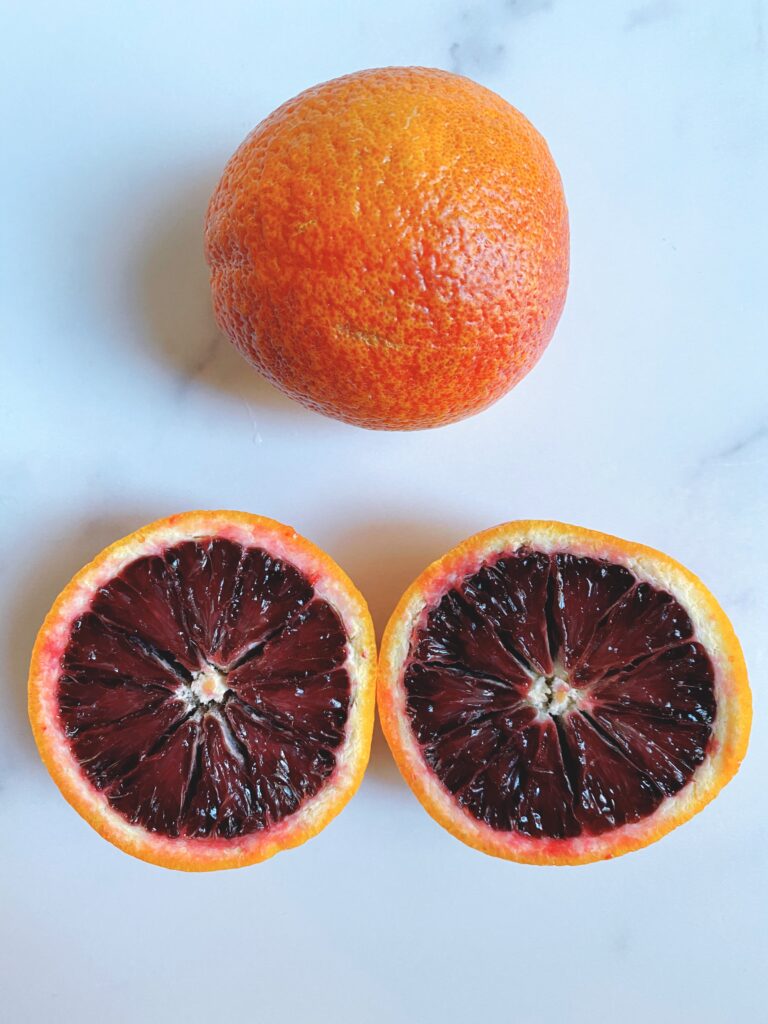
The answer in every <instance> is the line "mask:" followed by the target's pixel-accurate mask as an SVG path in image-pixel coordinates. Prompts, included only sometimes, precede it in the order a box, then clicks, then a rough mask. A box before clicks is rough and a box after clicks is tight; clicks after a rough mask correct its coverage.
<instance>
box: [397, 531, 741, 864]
mask: <svg viewBox="0 0 768 1024" xmlns="http://www.w3.org/2000/svg"><path fill="white" fill-rule="evenodd" d="M379 665H380V668H379V684H378V694H379V709H380V715H381V720H382V726H383V728H384V732H385V735H386V737H387V740H388V742H389V744H390V747H391V749H392V752H393V754H394V756H395V758H396V760H397V763H398V765H399V766H400V769H401V771H402V773H403V775H404V776H405V778H406V780H407V781H408V783H409V784H410V785H411V787H412V788H413V790H414V792H415V793H416V795H417V796H418V798H419V799H420V800H421V802H422V803H423V805H424V806H425V807H426V809H427V810H428V811H429V812H430V814H432V815H433V817H435V818H436V819H437V821H439V822H440V824H442V825H443V826H444V827H445V828H447V829H448V830H449V831H450V832H452V833H453V834H454V835H455V836H457V837H458V838H459V839H462V840H463V841H464V842H466V843H468V844H470V845H471V846H475V847H477V848H478V849H481V850H484V851H485V852H487V853H491V854H495V855H497V856H499V857H506V858H508V859H510V860H517V861H523V862H526V863H535V864H579V863H586V862H589V861H595V860H600V859H603V858H609V857H615V856H618V855H619V854H622V853H626V852H628V851H630V850H636V849H638V848H640V847H642V846H645V845H647V844H648V843H650V842H653V841H654V840H656V839H659V838H660V837H661V836H663V835H665V834H666V833H667V832H669V831H670V830H671V829H673V828H675V826H677V825H679V824H681V823H682V822H684V821H686V820H687V819H688V818H690V817H692V816H693V815H694V814H695V813H696V812H697V811H699V810H700V809H701V808H702V807H703V806H704V805H705V804H706V803H708V802H709V801H710V800H711V799H712V798H713V797H714V796H715V795H716V794H717V793H718V791H719V790H720V789H721V788H722V787H723V786H724V785H725V784H726V782H728V780H729V779H730V778H731V777H732V776H733V775H734V774H735V772H736V771H737V769H738V767H739V764H740V762H741V760H742V758H743V756H744V753H745V751H746V747H747V740H748V735H749V727H750V720H751V702H750V693H749V686H748V683H747V675H746V668H745V665H744V659H743V656H742V653H741V649H740V647H739V643H738V640H737V639H736V636H735V635H734V632H733V629H732V627H731V625H730V623H729V622H728V619H727V618H726V616H725V614H724V613H723V611H722V609H721V608H720V607H719V605H718V604H717V602H716V601H715V599H714V598H713V597H712V595H711V594H710V593H709V592H708V591H707V590H706V589H705V587H704V586H703V584H702V583H701V582H700V581H699V580H698V579H697V578H696V577H695V576H693V574H692V573H690V572H689V571H688V570H686V569H684V568H683V567H682V566H681V565H679V564H678V563H677V562H674V561H673V560H672V559H671V558H668V557H667V556H666V555H663V554H661V553H659V552H658V551H653V550H651V549H650V548H646V547H643V546H642V545H639V544H632V543H629V542H627V541H622V540H618V539H617V538H615V537H609V536H607V535H605V534H601V533H594V532H592V531H589V530H584V529H580V528H578V527H572V526H565V525H562V524H559V523H545V522H518V523H508V524H506V525H504V526H500V527H497V528H496V529H493V530H489V531H487V532H485V533H481V534H478V535H477V536H475V537H471V538H470V539H469V540H467V541H465V542H464V543H463V544H461V545H460V546H459V547H457V548H455V549H454V550H453V551H451V552H449V553H448V554H447V555H446V556H445V557H444V558H442V559H440V560H439V561H438V562H435V563H434V565H432V566H430V568H429V569H427V570H426V571H425V572H424V573H423V574H422V575H421V576H420V577H419V578H418V579H417V580H416V582H415V583H414V584H413V585H412V586H411V588H410V589H409V590H408V591H407V592H406V594H405V595H404V597H403V598H402V600H401V602H400V604H399V605H398V607H397V609H396V611H395V613H394V614H393V616H392V618H391V620H390V622H389V625H388V626H387V630H386V633H385V635H384V640H383V644H382V651H381V655H380V661H379Z"/></svg>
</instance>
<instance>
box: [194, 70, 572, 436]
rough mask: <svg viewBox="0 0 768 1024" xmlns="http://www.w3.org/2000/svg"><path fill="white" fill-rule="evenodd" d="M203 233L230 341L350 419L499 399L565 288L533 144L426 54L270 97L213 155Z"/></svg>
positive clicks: (413, 420)
mask: <svg viewBox="0 0 768 1024" xmlns="http://www.w3.org/2000/svg"><path fill="white" fill-rule="evenodd" d="M205 237H206V256H207V259H208V263H209V265H210V268H211V286H212V291H213V304H214V310H215V313H216V317H217V319H218V322H219V324H220V326H221V328H222V329H223V330H224V331H225V332H226V334H227V335H229V337H230V338H231V340H232V341H233V342H234V344H235V345H236V347H237V348H238V349H239V351H240V352H241V353H242V354H243V355H244V356H245V357H246V358H247V359H249V360H250V361H251V362H252V363H253V364H254V365H255V366H256V367H257V368H258V369H259V370H260V371H261V372H262V373H263V374H264V376H266V377H267V378H268V379H269V380H270V381H271V382H272V383H273V384H275V385H277V386H278V387H279V388H281V389H282V390H283V391H285V392H286V393H287V394H288V395H290V396H291V397H292V398H296V399H298V400H299V401H300V402H302V403H303V404H304V405H307V406H309V407H310V408H312V409H316V410H318V411H320V412H323V413H326V414H327V415H329V416H334V417H337V418H338V419H342V420H346V421H347V422H349V423H355V424H358V425H359V426H363V427H373V428H379V429H397V430H404V429H415V428H419V427H435V426H440V425H441V424H445V423H451V422H453V421H454V420H459V419H462V418H463V417H465V416H469V415H471V414H472V413H476V412H478V411H479V410H481V409H484V408H485V407H486V406H488V405H490V404H491V403H492V402H495V401H496V400H497V399H498V398H500V397H501V396H502V395H504V394H505V393H506V392H507V391H509V389H510V388H511V387H513V386H514V385H515V384H516V383H517V382H518V381H519V380H520V379H521V378H522V377H523V376H525V374H526V373H528V371H529V370H530V369H531V367H532V366H533V365H534V363H535V362H536V361H537V359H538V358H539V356H540V355H541V354H542V352H543V351H544V348H545V347H546V345H547V343H548V342H549V339H550V338H551V336H552V333H553V331H554V329H555V326H556V324H557V321H558V319H559V317H560V313H561V311H562V308H563V304H564V302H565V294H566V289H567V284H568V213H567V209H566V205H565V199H564V196H563V190H562V184H561V181H560V176H559V174H558V171H557V168H556V166H555V164H554V162H553V160H552V157H551V155H550V153H549V150H548V148H547V145H546V143H545V141H544V139H543V138H542V137H541V136H540V135H539V133H538V132H537V131H536V129H535V128H534V127H533V126H532V125H531V124H530V122H529V121H527V120H526V118H525V117H523V115H522V114H521V113H520V112H519V111H517V110H516V109H515V108H514V107H512V106H510V104H509V103H507V102H506V101H505V100H503V99H502V98H501V97H500V96H497V95H496V94H495V93H493V92H491V91H490V90H488V89H485V88H484V87H483V86H481V85H478V84H477V83H475V82H472V81H470V80H469V79H467V78H462V77H459V76H457V75H452V74H449V73H448V72H445V71H437V70H433V69H429V68H380V69H374V70H369V71H361V72H358V73H356V74H353V75H347V76H345V77H343V78H338V79H335V80H333V81H331V82H326V83H325V84H323V85H318V86H315V87H314V88H312V89H309V90H307V91H306V92H304V93H301V94H300V95H299V96H297V97H295V98H294V99H292V100H289V101H288V102H287V103H284V104H283V105H282V106H281V107H279V108H278V109H277V110H275V111H274V113H272V114H271V115H270V116H269V117H268V118H266V120H264V121H262V123H261V124H260V125H258V127H257V128H256V129H255V130H254V131H253V132H252V133H251V134H250V135H249V136H248V138H247V139H246V140H245V142H243V144H242V145H241V146H240V148H239V149H238V150H237V152H236V153H235V155H234V156H233V157H232V159H231V160H230V161H229V163H228V164H227V167H226V169H225V171H224V175H223V177H222V179H221V181H220V182H219V185H218V186H217V188H216V190H215V192H214V194H213V196H212V198H211V202H210V206H209V208H208V213H207V217H206V225H205Z"/></svg>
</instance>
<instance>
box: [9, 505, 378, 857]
mask: <svg viewBox="0 0 768 1024" xmlns="http://www.w3.org/2000/svg"><path fill="white" fill-rule="evenodd" d="M375 651H376V649H375V640H374V633H373V626H372V623H371V618H370V615H369V613H368V608H367V606H366V603H365V601H364V600H363V598H362V597H361V595H360V594H359V593H358V591H357V590H356V588H355V587H354V585H353V584H352V582H351V581H350V580H349V578H348V577H347V576H346V575H345V573H344V572H342V570H341V569H340V568H339V566H338V565H336V563H335V562H334V561H333V560H332V559H331V558H330V557H329V556H328V555H326V554H325V553H324V552H322V551H321V550H320V549H319V548H317V547H315V545H314V544H311V543H310V542H309V541H307V540H305V539H304V538H303V537H300V536H299V535H298V534H297V533H296V532H295V531H294V530H292V529H291V528H290V527H288V526H283V525H282V524H280V523H277V522H275V521H273V520H271V519H266V518H263V517H261V516H255V515H249V514H247V513H244V512H225V511H219V512H187V513H183V514H180V515H175V516H171V517H170V518H168V519H163V520H160V521H159V522H156V523H153V524H151V525H149V526H146V527H143V528H142V529H140V530H137V531H136V532H135V533H133V534H131V535H130V536H129V537H125V538H124V539H123V540H120V541H117V543H115V544H113V545H111V546H110V547H108V548H107V549H106V550H105V551H102V552H101V554H99V555H98V556H97V557H96V558H95V559H94V560H93V561H92V562H91V563H90V564H89V565H87V566H86V567H85V568H84V569H82V570H81V571H80V572H79V573H78V574H77V575H76V576H75V577H74V579H73V580H72V581H71V582H70V583H69V584H68V586H67V587H66V588H65V589H64V590H63V591H62V593H61V594H60V595H59V597H58V598H57V599H56V601H55V603H54V605H53V608H52V609H51V611H50V612H49V614H48V616H47V618H46V619H45V622H44V623H43V626H42V628H41V630H40V633H39V634H38V637H37V642H36V644H35V647H34V651H33V655H32V665H31V670H30V677H29V715H30V721H31V723H32V729H33V732H34V735H35V740H36V742H37V745H38V749H39V751H40V755H41V757H42V759H43V761H44V763H45V765H46V766H47V768H48V770H49V772H50V773H51V776H52V777H53V779H54V781H55V782H56V784H57V785H58V787H59V789H60V790H61V792H62V794H63V795H64V797H65V798H66V799H67V800H68V801H69V803H70V804H72V806H73V807H74V808H75V809H76V810H77V811H78V812H79V813H80V814H81V815H82V816H83V817H84V818H85V819H86V821H88V822H89V824H90V825H92V826H93V828H94V829H96V831H97V832H99V833H100V834H101V835H102V836H103V837H104V838H105V839H108V840H109V841H110V842H112V843H114V844H115V846H118V847H119V848H120V849H122V850H124V851H126V852H127V853H130V854H132V855H133V856H135V857H139V858H141V859H142V860H146V861H150V862H151V863H154V864H159V865H161V866H163V867H169V868H179V869H182V870H187V871H207V870H213V869H217V868H232V867H241V866H243V865H246V864H252V863H254V862H256V861H261V860H264V859H266V858H267V857H270V856H272V855H273V854H275V853H277V852H278V851H280V850H284V849H288V848H289V847H294V846H298V845H299V844H300V843H303V842H304V841H305V840H307V839H309V838H310V837H312V836H314V835H316V834H317V833H318V832H320V830H321V829H323V828H324V827H325V826H326V825H327V824H328V822H329V821H330V820H331V819H332V818H333V817H334V816H335V815H336V814H338V813H339V811H340V810H341V809H342V808H343V807H344V805H345V804H346V803H347V801H348V800H349V799H350V798H351V796H352V795H353V793H354V792H355V790H356V789H357V787H358V786H359V784H360V781H361V779H362V776H363V772H364V771H365V766H366V764H367V762H368V756H369V751H370V743H371V732H372V726H373V705H374V687H375Z"/></svg>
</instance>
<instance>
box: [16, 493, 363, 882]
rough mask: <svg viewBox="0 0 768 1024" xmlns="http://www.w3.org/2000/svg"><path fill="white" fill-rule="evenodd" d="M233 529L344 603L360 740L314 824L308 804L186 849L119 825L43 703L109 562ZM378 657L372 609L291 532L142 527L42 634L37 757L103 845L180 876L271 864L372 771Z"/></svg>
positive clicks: (227, 521)
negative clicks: (77, 610)
mask: <svg viewBox="0 0 768 1024" xmlns="http://www.w3.org/2000/svg"><path fill="white" fill-rule="evenodd" d="M229 527H235V528H237V529H238V530H241V531H242V530H245V531H248V530H251V529H253V530H257V531H258V532H259V536H260V537H262V538H263V537H264V536H271V537H272V538H273V539H274V540H275V542H276V543H279V544H281V545H283V546H284V547H285V548H286V549H290V550H292V551H293V552H294V553H296V554H300V555H302V556H303V558H304V560H305V562H308V563H311V565H312V566H313V572H312V577H311V578H312V579H313V582H315V581H316V580H318V579H321V578H322V579H323V580H324V581H330V583H331V584H332V585H333V586H334V587H335V588H336V589H337V590H338V592H339V594H340V595H341V596H342V597H343V603H344V609H345V612H346V615H345V619H346V620H347V622H349V621H350V620H351V621H353V623H354V626H355V628H356V630H357V631H358V633H359V647H360V649H361V650H362V652H363V657H364V659H365V660H364V661H363V664H362V665H361V667H360V670H359V678H358V680H357V696H356V701H355V714H356V716H357V733H358V737H359V739H358V742H357V743H356V744H355V747H354V749H353V750H352V751H351V758H350V768H349V771H348V772H347V773H346V775H345V778H344V780H343V782H342V783H339V782H335V781H334V775H332V776H331V777H330V779H329V781H328V782H327V783H326V786H325V787H324V789H323V790H322V791H321V792H325V791H330V798H329V799H328V800H327V801H325V802H324V805H323V807H322V808H321V809H320V812H319V813H315V814H312V815H311V817H310V816H309V815H307V814H306V813H305V810H306V805H305V806H304V807H301V808H299V810H298V811H297V812H296V813H295V814H293V815H291V816H290V817H289V818H287V819H285V820H284V822H282V823H281V824H280V825H279V826H278V827H276V828H274V829H269V830H266V831H265V832H264V833H257V834H256V835H254V836H252V837H249V839H248V840H247V842H246V843H244V844H243V845H242V846H241V847H240V848H238V847H236V846H234V845H233V844H232V843H231V842H228V841H226V840H225V841H221V840H217V841H214V842H209V841H202V842H195V841H192V842H189V841H180V840H173V839H165V838H163V837H158V836H155V835H153V834H151V833H148V832H146V831H145V830H144V829H142V828H140V827H138V826H130V825H128V824H126V823H125V822H122V823H121V822H120V821H119V818H118V816H116V815H114V814H113V815H110V814H109V813H108V811H107V809H106V806H105V805H106V800H105V799H104V798H103V797H102V796H100V795H99V794H98V791H97V790H96V789H95V787H93V786H92V785H91V784H90V782H88V780H87V779H86V777H85V776H84V774H83V772H82V770H81V768H80V766H79V764H78V763H77V761H76V760H75V759H74V757H71V755H69V756H68V744H67V743H66V740H65V739H64V737H63V731H62V730H61V728H60V723H58V722H57V721H55V720H54V718H53V716H52V715H51V714H50V713H48V714H46V709H45V703H46V702H47V701H49V699H50V697H51V693H52V690H53V689H54V688H55V687H56V685H57V682H58V672H57V671H55V667H56V666H57V664H58V655H57V653H56V652H58V651H59V650H60V648H61V638H62V635H66V634H68V632H69V626H70V624H71V620H72V609H73V607H74V606H76V605H77V604H78V603H79V602H80V601H81V600H82V595H83V593H86V594H90V593H92V579H93V575H94V573H98V572H99V570H100V568H101V567H103V566H104V565H105V564H107V563H109V562H110V561H111V560H114V559H119V558H120V557H121V556H122V554H123V552H125V551H127V550H133V549H135V548H137V547H138V548H142V547H144V546H145V545H147V544H148V543H149V542H151V541H152V539H153V537H154V536H156V535H157V534H158V533H159V531H161V530H164V529H167V528H179V529H181V530H183V531H185V532H186V533H187V535H188V536H194V535H195V533H197V535H201V530H203V531H206V532H208V533H209V534H211V535H216V536H226V531H227V529H228V528H229ZM132 557H133V556H132ZM375 654H376V639H375V635H374V630H373V622H372V621H371V618H370V615H369V613H368V606H367V605H366V603H365V601H364V599H363V597H362V595H361V594H360V593H359V591H358V590H357V589H356V588H355V586H354V585H353V584H352V582H351V580H350V579H349V577H348V576H347V575H346V574H345V573H344V572H343V571H342V570H341V569H340V568H339V566H338V565H337V564H336V563H335V562H334V561H333V559H331V558H330V557H329V556H328V555H326V554H325V552H323V551H321V550H320V549H319V548H318V547H316V546H315V545H314V544H312V543H311V542H310V541H308V540H306V539H305V538H303V537H301V536H299V535H298V534H296V533H295V531H294V530H292V529H291V528H290V527H288V526H284V525H283V524H282V523H278V522H276V521H275V520H272V519H267V518H266V517H264V516H255V515H251V514H249V513H246V512H231V511H215V512H208V511H205V512H183V513H179V514H178V515H175V516H170V517H169V518H167V519H161V520H158V521H157V522H154V523H151V524H149V525H148V526H144V527H142V528H141V529H140V530H137V531H136V532H135V533H132V534H130V535H129V536H128V537H124V538H122V540H119V541H116V542H115V543H114V544H112V545H110V546H109V547H108V548H105V549H104V550H103V551H102V552H100V554H98V555H97V556H96V558H95V559H94V560H93V561H92V562H90V563H89V564H88V565H86V566H85V567H84V568H83V569H81V570H80V572H78V573H77V574H76V575H75V576H74V577H73V578H72V580H71V581H70V582H69V583H68V584H67V586H66V587H65V588H64V590H63V591H62V592H61V593H60V594H59V596H58V598H57V599H56V601H55V602H54V605H53V607H52V608H51V610H50V612H49V613H48V615H47V616H46V618H45V621H44V622H43V625H42V627H41V628H40V632H39V633H38V635H37V640H36V641H35V646H34V649H33V652H32V662H31V666H30V673H29V718H30V723H31V725H32V732H33V734H34V737H35V742H36V743H37V748H38V751H39V753H40V757H41V758H42V760H43V763H44V764H45V766H46V768H47V769H48V771H49V772H50V774H51V776H52V778H53V780H54V782H55V783H56V785H57V786H58V787H59V789H60V791H61V793H62V795H63V796H64V797H65V799H66V800H67V801H68V802H69V803H70V804H71V805H72V806H73V807H74V808H75V810H76V811H77V812H78V813H79V814H80V815H81V816H82V817H83V818H84V819H85V820H86V821H87V822H88V824H89V825H91V826H92V827H93V828H94V829H95V830H96V831H97V832H98V833H99V834H100V835H101V836H103V838H104V839H107V840H109V842H111V843H113V844H114V845H115V846H117V847H119V848H120V849H121V850H123V851H124V852H125V853H129V854H131V855H132V856H134V857H137V858H139V859H140V860H144V861H147V862H148V863H151V864H157V865H158V866H160V867H165V868H175V869H176V870H180V871H215V870H220V869H223V868H238V867H245V866H246V865H249V864H255V863H257V862H259V861H263V860H266V859H267V858H268V857H271V856H273V855H274V854H275V853H279V852H280V851H281V850H286V849H290V848H292V847H295V846H299V845H300V844H301V843H304V842H306V841H307V840H308V839H311V838H312V837H313V836H315V835H317V833H318V832H320V831H322V829H324V828H325V826H326V825H327V824H328V823H329V822H330V821H331V820H332V819H333V818H334V817H335V816H336V815H337V814H338V813H339V812H340V811H341V810H342V809H343V808H344V807H345V806H346V804H347V803H348V802H349V800H350V799H351V798H352V796H353V795H354V793H355V792H356V791H357V789H358V787H359V785H360V783H361V781H362V778H363V775H364V774H365V768H366V766H367V764H368V757H369V754H370V746H371V735H372V732H373V717H374V704H375V663H376V658H375Z"/></svg>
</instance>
